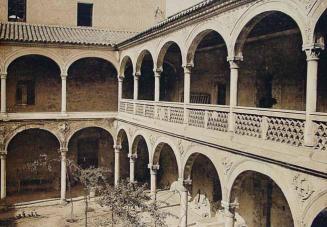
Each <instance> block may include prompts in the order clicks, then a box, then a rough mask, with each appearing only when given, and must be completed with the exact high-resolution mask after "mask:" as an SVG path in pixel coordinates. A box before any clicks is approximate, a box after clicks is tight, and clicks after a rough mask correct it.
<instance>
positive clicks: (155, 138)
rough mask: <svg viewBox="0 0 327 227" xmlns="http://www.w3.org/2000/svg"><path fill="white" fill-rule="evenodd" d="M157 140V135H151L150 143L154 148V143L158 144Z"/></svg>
mask: <svg viewBox="0 0 327 227" xmlns="http://www.w3.org/2000/svg"><path fill="white" fill-rule="evenodd" d="M156 142H157V137H156V136H155V135H151V136H150V144H151V146H152V148H154V145H155V144H156Z"/></svg>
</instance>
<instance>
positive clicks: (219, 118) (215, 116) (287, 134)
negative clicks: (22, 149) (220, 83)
mask: <svg viewBox="0 0 327 227" xmlns="http://www.w3.org/2000/svg"><path fill="white" fill-rule="evenodd" d="M119 111H121V112H126V113H130V114H134V115H138V116H143V117H146V118H151V119H156V120H160V121H166V122H171V123H176V124H187V125H188V126H192V127H198V128H203V129H208V130H214V131H220V132H227V131H228V128H229V125H228V124H229V123H230V122H229V120H230V119H229V111H230V109H229V106H217V105H207V104H187V105H186V106H185V105H184V104H183V103H170V102H153V101H152V102H150V101H136V102H135V101H133V100H122V101H121V103H120V108H119ZM322 115H323V116H322ZM231 116H232V117H233V119H231V122H232V124H233V126H232V128H233V131H234V133H235V134H236V135H243V136H250V137H254V138H259V139H263V140H268V141H273V142H277V143H282V144H287V145H292V146H303V144H304V131H305V130H304V127H305V112H303V111H291V110H276V109H262V108H251V107H235V108H233V115H231ZM313 122H314V125H315V127H314V130H315V132H314V134H315V140H316V143H315V148H316V149H317V150H322V151H325V150H327V114H318V113H317V114H316V115H315V116H313Z"/></svg>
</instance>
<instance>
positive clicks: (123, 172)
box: [117, 129, 130, 179]
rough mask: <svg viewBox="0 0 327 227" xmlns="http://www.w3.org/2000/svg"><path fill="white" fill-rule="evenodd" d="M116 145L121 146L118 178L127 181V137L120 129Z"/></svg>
mask: <svg viewBox="0 0 327 227" xmlns="http://www.w3.org/2000/svg"><path fill="white" fill-rule="evenodd" d="M117 138H118V140H117V144H118V145H121V151H120V155H119V162H120V178H121V179H127V178H129V167H130V166H129V158H128V153H129V145H128V137H127V134H126V131H125V130H123V129H121V130H120V131H119V133H118V136H117Z"/></svg>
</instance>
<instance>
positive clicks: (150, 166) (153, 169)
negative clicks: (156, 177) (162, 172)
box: [148, 164, 160, 171]
mask: <svg viewBox="0 0 327 227" xmlns="http://www.w3.org/2000/svg"><path fill="white" fill-rule="evenodd" d="M159 167H160V166H159V165H158V164H157V165H153V164H148V168H149V169H150V170H152V171H157V170H159Z"/></svg>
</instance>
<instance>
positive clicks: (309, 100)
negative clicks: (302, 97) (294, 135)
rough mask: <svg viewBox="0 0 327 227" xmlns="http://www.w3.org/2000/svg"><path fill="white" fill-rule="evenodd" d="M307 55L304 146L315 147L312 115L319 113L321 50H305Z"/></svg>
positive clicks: (315, 48)
mask: <svg viewBox="0 0 327 227" xmlns="http://www.w3.org/2000/svg"><path fill="white" fill-rule="evenodd" d="M304 50H305V52H306V55H307V89H306V94H307V95H306V119H305V127H304V145H305V146H308V147H313V146H314V145H315V141H314V140H315V138H314V136H315V129H314V122H313V120H312V118H311V114H312V113H314V112H316V111H317V79H318V62H319V54H320V48H318V47H315V46H313V47H308V48H306V47H305V48H304Z"/></svg>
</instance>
